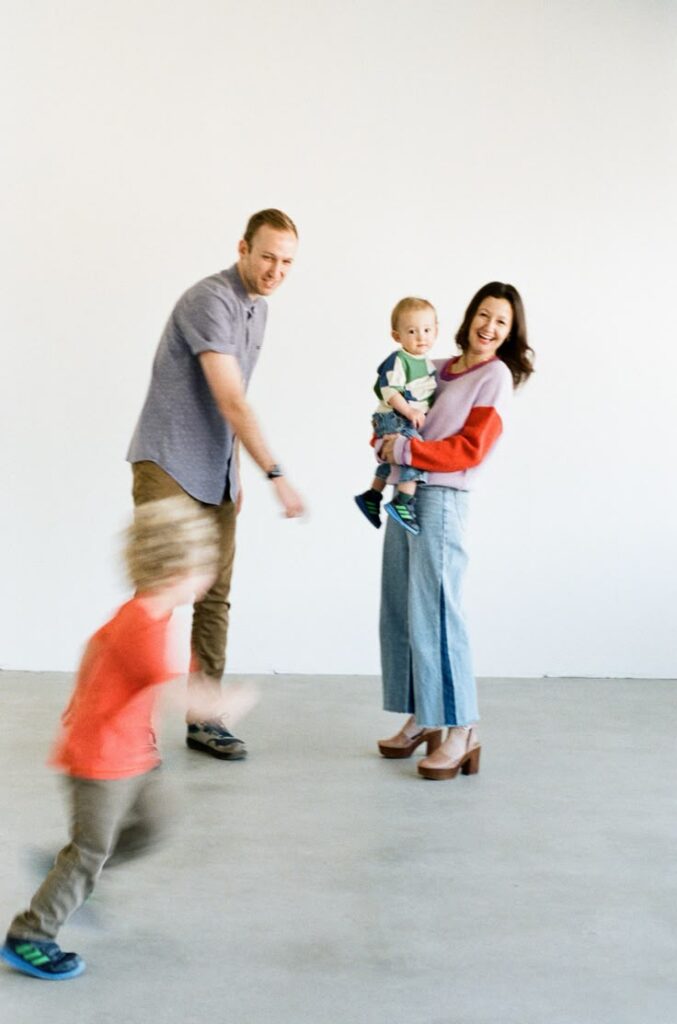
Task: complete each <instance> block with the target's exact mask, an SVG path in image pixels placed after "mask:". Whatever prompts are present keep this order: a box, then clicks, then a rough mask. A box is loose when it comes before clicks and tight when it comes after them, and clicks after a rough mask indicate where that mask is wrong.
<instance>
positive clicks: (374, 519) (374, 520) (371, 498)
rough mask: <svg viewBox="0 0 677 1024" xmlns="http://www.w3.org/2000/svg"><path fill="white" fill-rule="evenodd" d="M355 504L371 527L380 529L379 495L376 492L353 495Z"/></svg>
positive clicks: (370, 491)
mask: <svg viewBox="0 0 677 1024" xmlns="http://www.w3.org/2000/svg"><path fill="white" fill-rule="evenodd" d="M355 504H356V505H357V507H358V508H359V510H360V512H363V513H364V515H365V516H366V517H367V519H368V520H369V522H370V523H371V525H372V526H375V527H376V529H377V530H378V529H380V527H381V495H380V494H379V493H378V491H372V490H369V491H365V492H364V494H356V495H355Z"/></svg>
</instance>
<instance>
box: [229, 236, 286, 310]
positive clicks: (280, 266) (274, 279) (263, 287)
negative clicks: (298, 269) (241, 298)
mask: <svg viewBox="0 0 677 1024" xmlns="http://www.w3.org/2000/svg"><path fill="white" fill-rule="evenodd" d="M297 246H298V239H297V238H296V235H294V234H293V233H292V232H291V231H277V230H276V229H275V228H271V227H269V226H268V225H267V224H264V225H263V226H262V227H260V228H259V230H258V231H257V232H256V234H255V235H254V237H253V238H252V240H251V244H250V245H247V243H246V242H245V240H244V239H242V240H241V241H240V244H239V245H238V248H237V251H238V253H239V255H240V259H239V260H238V264H237V265H238V269H239V271H240V277H241V278H242V282H243V284H244V286H245V288H246V289H247V291H248V293H249V294H250V295H271V294H272V292H274V291H275V289H276V288H277V287H278V286H279V285H281V284H282V282H283V281H284V279H285V277H286V276H287V274H288V273H289V270H290V269H291V265H292V263H293V262H294V256H295V255H296V248H297Z"/></svg>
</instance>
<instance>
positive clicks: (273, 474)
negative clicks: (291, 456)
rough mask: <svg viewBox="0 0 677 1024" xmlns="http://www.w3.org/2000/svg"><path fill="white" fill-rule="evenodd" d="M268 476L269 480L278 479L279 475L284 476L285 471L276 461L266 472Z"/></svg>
mask: <svg viewBox="0 0 677 1024" xmlns="http://www.w3.org/2000/svg"><path fill="white" fill-rule="evenodd" d="M266 476H267V477H268V479H269V480H277V478H278V476H284V473H283V472H282V470H281V469H280V467H279V466H278V465H277V463H276V464H275V465H274V466H271V467H270V469H269V470H268V472H267V473H266Z"/></svg>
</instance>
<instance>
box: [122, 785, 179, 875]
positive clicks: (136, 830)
mask: <svg viewBox="0 0 677 1024" xmlns="http://www.w3.org/2000/svg"><path fill="white" fill-rule="evenodd" d="M161 774H162V773H161V772H160V770H159V769H156V770H155V771H152V772H149V773H148V774H147V775H140V776H138V780H137V781H138V790H137V793H136V797H135V800H134V803H133V804H132V806H131V807H130V809H129V811H128V813H127V815H126V817H125V820H124V821H123V822H122V826H121V828H120V832H119V834H118V838H117V842H116V844H115V849H114V851H113V853H112V854H111V856H110V857H109V859H108V861H107V862H106V867H108V866H109V865H110V866H111V867H113V866H117V865H118V864H122V863H123V862H124V861H127V860H132V859H133V858H134V857H138V856H139V855H140V854H142V853H146V852H147V851H149V850H150V849H152V848H153V847H154V846H157V844H158V843H159V842H160V841H161V840H162V839H163V838H164V836H165V835H166V834H167V830H168V824H169V821H170V819H171V818H172V817H173V814H172V802H171V800H168V795H167V792H166V789H165V787H164V786H163V784H162V782H161Z"/></svg>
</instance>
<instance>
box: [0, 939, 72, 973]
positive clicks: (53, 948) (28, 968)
mask: <svg viewBox="0 0 677 1024" xmlns="http://www.w3.org/2000/svg"><path fill="white" fill-rule="evenodd" d="M0 957H2V959H3V960H5V961H6V962H7V963H8V964H10V965H11V966H12V967H16V969H17V971H23V973H24V974H30V975H31V976H32V977H33V978H44V979H46V980H47V981H65V980H66V979H67V978H77V976H78V974H82V972H83V971H84V969H85V961H84V960H82V959H81V958H80V957H79V956H78V954H77V953H64V952H63V950H62V949H61V948H60V947H59V946H58V945H57V944H56V942H38V940H37V939H20V938H17V937H16V936H15V935H8V936H7V938H6V939H5V945H4V946H3V947H2V949H0Z"/></svg>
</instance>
